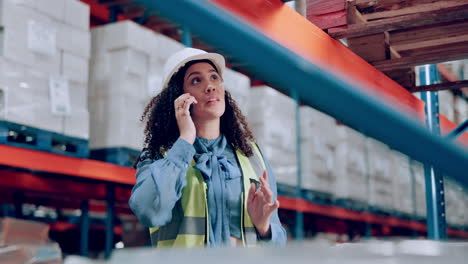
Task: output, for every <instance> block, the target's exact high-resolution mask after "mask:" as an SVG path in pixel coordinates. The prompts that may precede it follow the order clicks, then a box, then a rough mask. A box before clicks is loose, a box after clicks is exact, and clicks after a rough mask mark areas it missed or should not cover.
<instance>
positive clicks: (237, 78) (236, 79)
mask: <svg viewBox="0 0 468 264" xmlns="http://www.w3.org/2000/svg"><path fill="white" fill-rule="evenodd" d="M223 79H224V88H225V89H226V90H227V91H229V92H230V93H231V95H232V98H234V100H235V101H236V103H237V106H239V108H240V110H241V111H242V113H243V114H244V115H247V111H248V102H249V101H248V99H249V93H250V78H249V77H247V76H245V75H243V74H241V73H238V72H236V71H233V70H231V69H226V71H225V72H224V76H223Z"/></svg>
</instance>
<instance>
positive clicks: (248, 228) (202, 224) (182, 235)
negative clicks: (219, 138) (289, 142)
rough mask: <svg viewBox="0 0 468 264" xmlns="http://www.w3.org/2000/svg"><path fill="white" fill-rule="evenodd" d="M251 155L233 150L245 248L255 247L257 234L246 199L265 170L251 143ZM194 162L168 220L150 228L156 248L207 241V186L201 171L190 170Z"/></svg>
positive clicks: (184, 245) (196, 244) (204, 242)
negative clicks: (240, 186)
mask: <svg viewBox="0 0 468 264" xmlns="http://www.w3.org/2000/svg"><path fill="white" fill-rule="evenodd" d="M252 149H253V151H254V155H252V157H250V158H247V157H246V156H245V155H244V154H242V152H240V151H239V150H236V156H237V159H238V161H239V165H240V168H241V172H242V180H243V190H244V191H243V192H242V200H241V204H242V206H241V230H243V231H244V232H241V236H242V242H243V245H244V246H254V245H255V244H256V242H257V234H256V231H255V227H254V225H253V224H252V220H251V219H250V216H249V214H248V213H247V204H246V201H247V198H248V197H247V196H248V190H249V188H250V183H251V181H253V182H258V178H259V177H261V176H262V174H263V170H265V163H264V161H263V158H262V155H261V153H260V151H259V149H258V147H257V146H256V145H255V144H252ZM194 165H195V162H194V161H192V166H191V167H190V168H189V169H188V171H187V174H186V176H185V178H186V181H187V184H186V186H185V187H184V188H183V189H182V198H181V199H180V200H179V201H177V203H176V204H175V206H174V209H173V210H172V219H171V221H170V222H169V223H168V224H167V225H165V226H162V227H151V228H150V229H149V230H150V236H151V243H152V245H153V246H156V247H183V248H189V247H203V246H205V244H206V242H207V241H209V235H210V234H209V232H208V230H209V228H208V227H209V224H210V223H209V217H207V216H208V215H209V214H208V201H207V198H206V189H207V185H206V183H205V182H204V180H203V176H202V175H201V173H200V171H198V170H196V169H194V168H193V166H194Z"/></svg>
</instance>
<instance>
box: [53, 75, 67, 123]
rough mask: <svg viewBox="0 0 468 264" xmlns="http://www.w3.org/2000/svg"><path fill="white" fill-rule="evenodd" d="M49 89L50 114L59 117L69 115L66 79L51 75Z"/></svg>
mask: <svg viewBox="0 0 468 264" xmlns="http://www.w3.org/2000/svg"><path fill="white" fill-rule="evenodd" d="M49 89H50V102H51V106H52V113H53V114H55V115H60V116H68V115H70V113H71V106H70V91H69V88H68V80H67V78H65V77H63V76H57V75H51V76H50V77H49Z"/></svg>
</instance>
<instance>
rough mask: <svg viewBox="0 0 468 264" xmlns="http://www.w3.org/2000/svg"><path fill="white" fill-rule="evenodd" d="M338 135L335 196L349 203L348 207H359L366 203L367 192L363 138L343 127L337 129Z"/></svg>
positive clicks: (359, 134)
mask: <svg viewBox="0 0 468 264" xmlns="http://www.w3.org/2000/svg"><path fill="white" fill-rule="evenodd" d="M339 133H340V137H339V139H338V142H337V150H336V163H335V164H336V165H335V167H334V171H335V173H336V178H337V179H336V182H337V185H336V191H335V196H336V198H337V199H339V200H343V201H345V202H347V201H351V204H349V205H350V206H359V207H361V206H363V205H365V203H367V201H368V192H369V190H368V186H369V183H368V181H369V179H368V173H367V167H366V166H367V165H366V147H365V137H364V136H363V135H362V134H361V133H359V132H357V131H355V130H353V129H350V128H348V127H345V126H341V127H340V128H339ZM345 205H346V204H345ZM356 209H365V208H356Z"/></svg>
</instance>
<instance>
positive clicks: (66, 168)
mask: <svg viewBox="0 0 468 264" xmlns="http://www.w3.org/2000/svg"><path fill="white" fill-rule="evenodd" d="M0 165H5V166H9V167H16V168H25V169H29V170H33V171H42V172H49V173H57V174H64V175H69V176H76V177H81V178H86V179H92V180H99V181H105V182H114V183H121V184H129V185H134V184H135V170H134V169H131V168H127V167H122V166H117V165H114V164H110V163H106V162H101V161H96V160H88V159H79V158H72V157H67V156H61V155H56V154H51V153H45V152H41V151H35V150H29V149H23V148H17V147H11V146H6V145H0Z"/></svg>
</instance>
